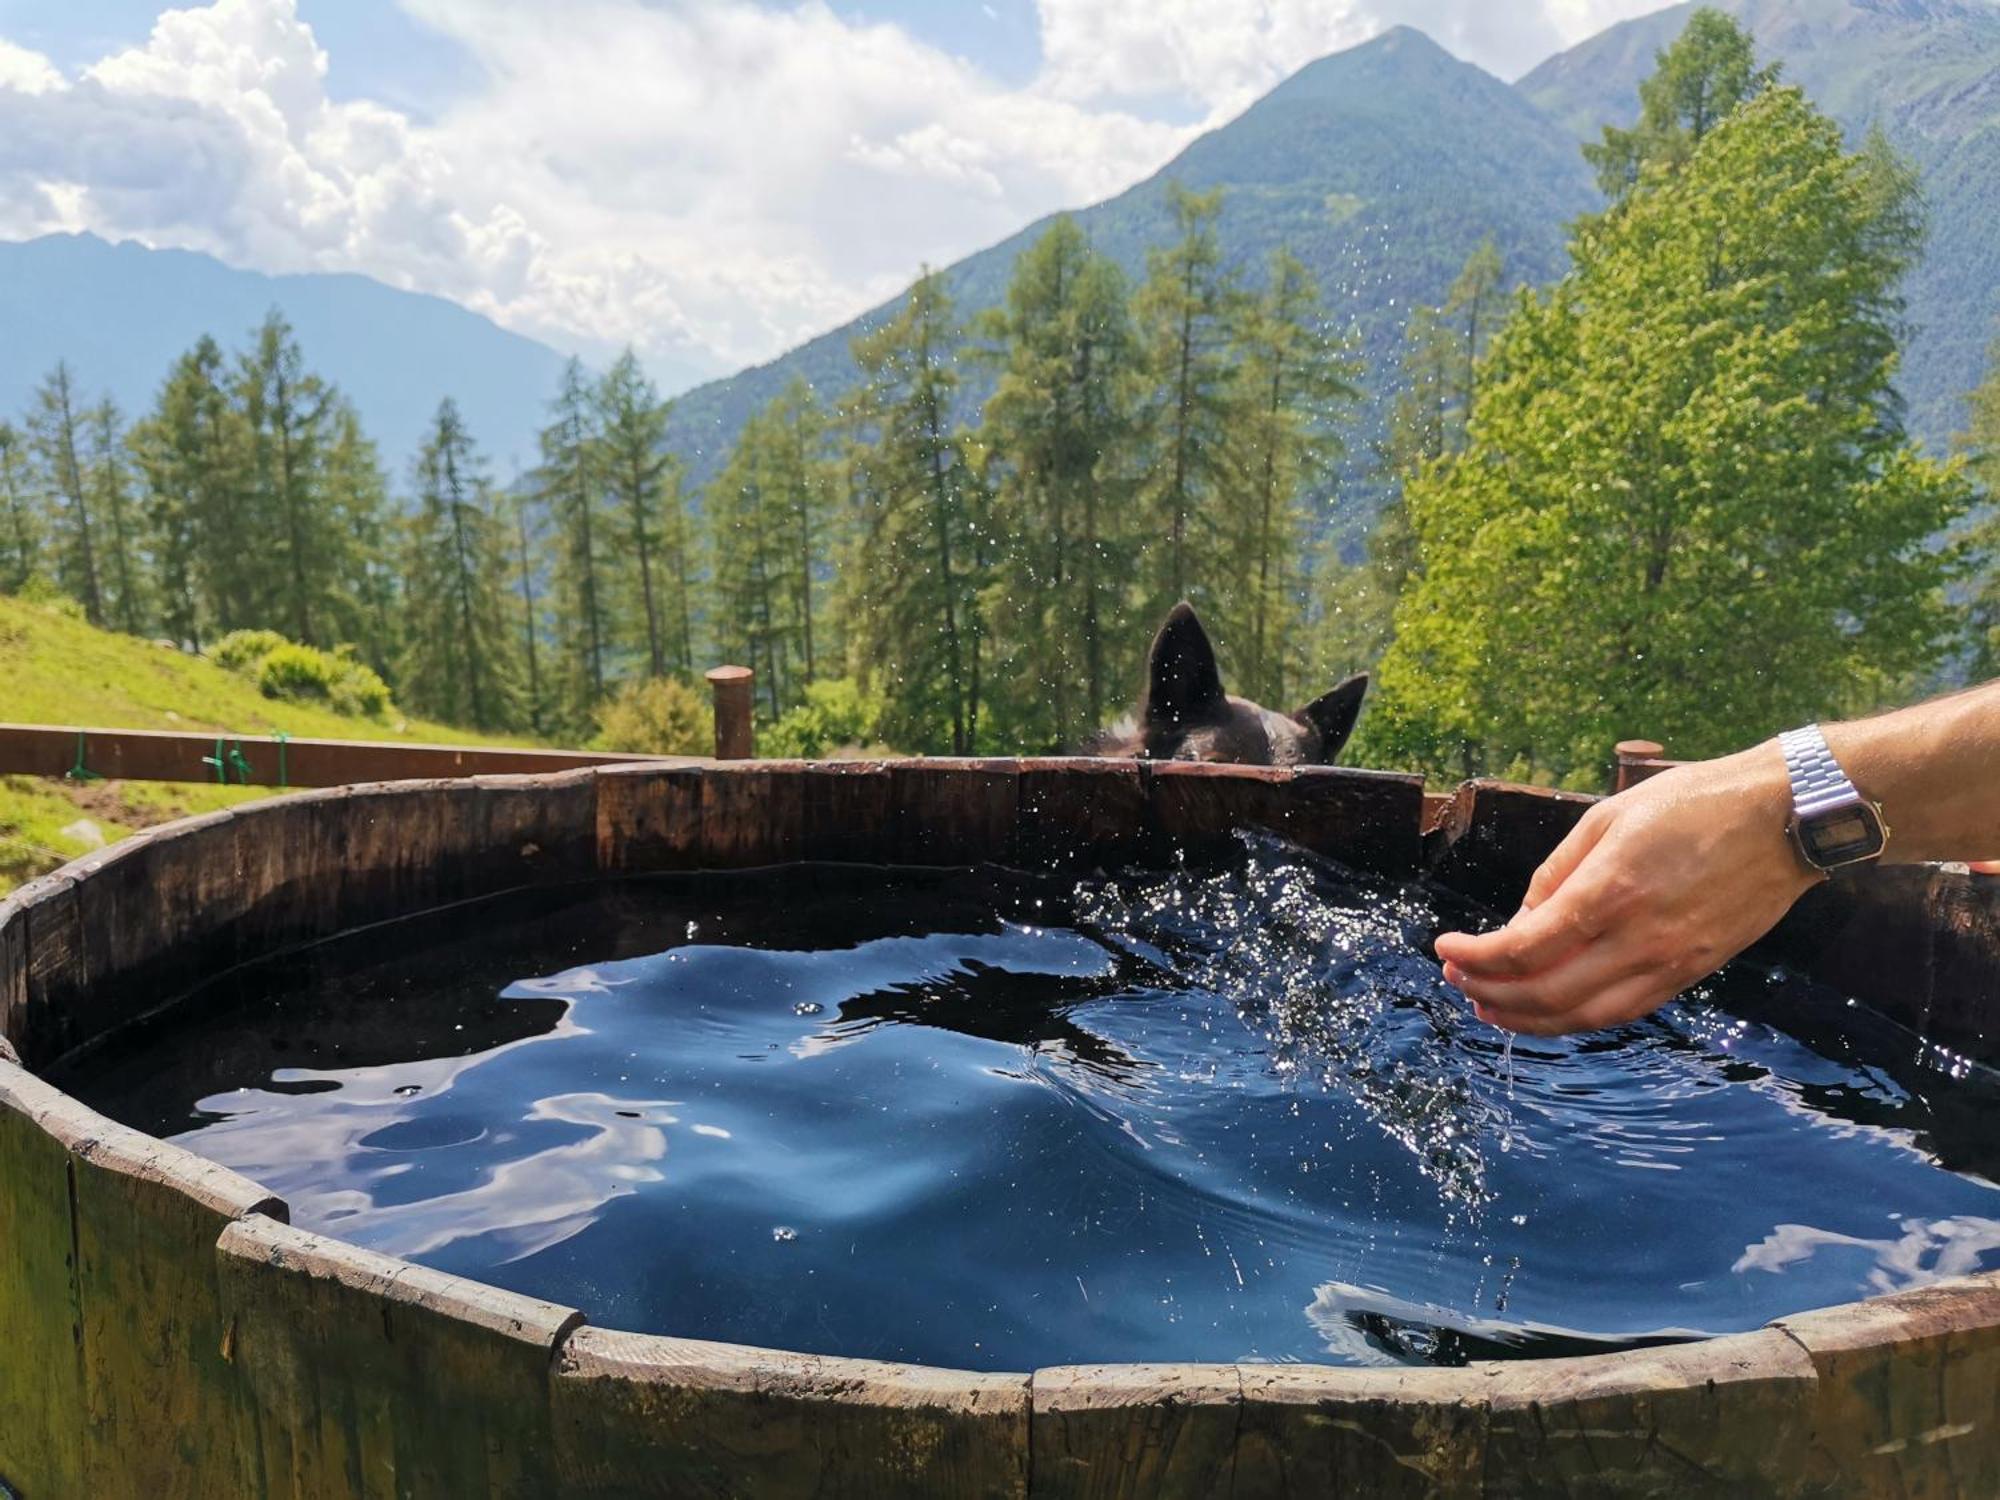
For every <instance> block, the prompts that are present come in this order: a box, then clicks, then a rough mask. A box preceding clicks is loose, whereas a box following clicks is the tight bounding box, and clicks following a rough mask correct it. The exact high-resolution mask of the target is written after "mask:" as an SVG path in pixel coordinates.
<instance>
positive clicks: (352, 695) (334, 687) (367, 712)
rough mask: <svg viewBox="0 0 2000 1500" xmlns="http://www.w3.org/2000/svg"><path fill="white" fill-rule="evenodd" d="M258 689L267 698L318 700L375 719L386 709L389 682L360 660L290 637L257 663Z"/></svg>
mask: <svg viewBox="0 0 2000 1500" xmlns="http://www.w3.org/2000/svg"><path fill="white" fill-rule="evenodd" d="M257 691H259V692H260V693H262V694H263V695H264V696H265V697H266V698H296V699H308V700H317V701H319V702H322V703H325V704H326V705H327V707H329V708H331V709H332V710H333V711H334V712H335V713H337V714H347V715H349V716H352V717H356V718H368V719H377V718H381V717H382V716H383V715H384V714H386V713H388V711H389V685H388V684H387V683H385V682H384V681H383V680H382V679H381V678H380V677H378V676H376V674H375V673H374V672H372V671H371V670H369V668H367V667H366V666H364V665H363V664H362V663H360V662H358V661H355V660H354V659H353V658H352V657H349V656H342V655H340V654H339V653H337V652H331V651H321V650H320V649H318V648H317V647H315V646H300V645H297V644H295V643H293V642H289V641H288V642H286V643H285V644H284V645H282V646H280V647H278V649H277V650H275V651H273V652H271V653H270V654H269V655H268V656H266V657H265V658H264V660H263V661H262V662H261V663H260V664H259V665H258V668H257Z"/></svg>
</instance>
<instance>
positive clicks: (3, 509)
mask: <svg viewBox="0 0 2000 1500" xmlns="http://www.w3.org/2000/svg"><path fill="white" fill-rule="evenodd" d="M41 530H42V528H41V521H40V518H39V517H37V516H36V514H35V508H34V504H33V502H32V501H31V500H30V498H29V493H28V454H27V441H26V439H25V438H23V437H22V435H21V430H20V429H19V428H18V427H16V426H14V425H13V424H12V423H11V422H6V421H0V592H6V593H10V594H11V593H15V592H17V591H19V590H20V589H21V588H23V587H25V586H26V584H27V582H28V580H29V579H31V578H33V577H35V576H36V575H37V574H39V573H40V571H41V565H42V536H41Z"/></svg>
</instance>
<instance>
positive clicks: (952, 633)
mask: <svg viewBox="0 0 2000 1500" xmlns="http://www.w3.org/2000/svg"><path fill="white" fill-rule="evenodd" d="M958 345H959V330H958V327H957V325H956V323H955V322H954V320H953V315H952V307H951V297H950V294H949V293H947V292H946V290H945V287H944V280H943V278H942V277H941V276H939V275H938V274H937V273H936V272H934V271H926V272H925V273H924V274H923V275H922V276H921V277H919V278H918V280H917V282H916V284H915V285H914V286H912V287H911V288H910V291H909V294H908V296H907V297H905V298H904V301H903V305H902V307H901V309H900V310H899V311H898V312H897V313H896V315H895V316H894V317H892V318H891V319H890V320H889V321H888V322H887V323H885V324H883V325H882V326H881V327H880V328H877V329H875V330H874V331H873V332H871V333H868V334H864V335H863V336H862V337H860V338H858V339H856V340H855V342H854V361H855V364H856V365H857V366H859V367H860V372H861V385H860V387H859V388H858V389H857V390H856V391H855V392H854V393H853V395H852V396H851V397H850V398H849V401H848V405H847V410H846V417H847V421H848V424H849V430H850V432H851V433H852V434H853V443H852V446H851V448H850V453H849V463H850V467H851V472H852V476H853V483H854V485H855V486H856V490H857V496H858V499H857V505H856V509H857V512H858V524H859V536H858V539H857V543H856V556H857V560H858V562H859V564H860V566H859V568H858V569H857V570H856V571H857V575H858V576H857V578H856V580H855V592H854V593H853V594H852V595H850V599H851V601H852V603H851V608H852V609H853V611H854V626H853V629H854V631H855V637H856V640H855V649H856V656H857V665H858V666H859V667H860V668H861V670H862V671H863V672H864V673H865V674H867V675H868V676H869V677H871V678H872V679H873V680H874V683H875V685H876V686H877V687H878V688H879V689H880V691H881V693H882V695H883V698H884V700H885V703H886V705H887V707H886V710H885V719H884V733H885V734H886V735H887V736H888V737H889V738H890V739H891V740H892V741H893V742H894V743H896V744H898V745H901V746H906V747H907V748H909V749H911V750H913V751H918V752H935V751H937V750H940V749H945V748H947V747H948V748H949V751H950V753H952V754H954V755H970V754H973V753H975V747H976V746H977V745H978V744H979V743H980V740H979V735H980V711H981V700H980V649H981V644H982V641H983V638H984V631H983V628H982V623H981V616H980V611H979V606H978V592H979V586H980V583H981V581H982V579H981V577H980V574H979V572H978V571H977V566H978V557H979V547H980V544H979V540H978V538H979V533H980V530H981V521H982V519H983V518H982V506H983V503H984V491H983V487H982V485H981V483H980V476H979V473H978V471H977V469H976V467H975V466H974V465H973V463H972V462H971V461H970V459H969V451H968V443H967V441H966V438H965V436H964V434H963V433H962V432H960V431H959V430H958V429H957V427H956V426H955V424H954V421H953V409H952V403H953V400H954V396H955V393H956V391H957V388H958V374H957V371H956V370H955V369H954V368H953V363H954V361H955V358H956V356H957V352H958Z"/></svg>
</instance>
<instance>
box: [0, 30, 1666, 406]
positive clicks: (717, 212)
mask: <svg viewBox="0 0 2000 1500" xmlns="http://www.w3.org/2000/svg"><path fill="white" fill-rule="evenodd" d="M1657 4H1658V0H783V3H779V0H559V3H558V0H190V3H184V4H183V5H181V6H180V7H178V8H174V9H167V8H166V7H163V6H162V5H161V4H160V3H159V0H0V238H25V237H28V236H31V235H34V234H39V233H48V232H51V231H60V230H90V231H93V232H95V233H99V234H102V235H104V236H106V237H107V238H127V239H135V240H138V241H140V242H141V243H144V244H149V245H160V246H175V247H179V248H185V249H193V250H200V251H204V252H207V253H209V254H212V255H215V256H218V257H219V258H221V259H223V260H225V261H228V262H230V263H231V264H235V265H243V266H250V267H254V268H256V269H259V270H266V271H314V270H321V271H356V272H361V273H363V274H367V275H371V276H375V277H377V278H379V279H381V280H384V281H387V282H390V283H391V284H394V285H397V286H403V287H408V288H411V289H414V290H420V291H427V292H432V293H435V294H438V295H441V296H446V297H450V298H453V299H454V300H456V301H459V302H461V303H463V304H464V305H466V306H468V307H471V308H473V309H475V310H477V311H480V312H483V313H486V314H487V315H489V316H491V317H493V318H495V319H496V320H498V321H500V322H501V323H503V324H505V325H506V326H508V327H511V328H514V329H515V330H517V331H519V332H522V333H526V334H528V335H530V336H532V337H536V338H540V339H543V340H545V341H547V342H549V343H551V344H554V345H555V346H557V347H558V348H561V349H564V350H566V351H572V352H578V353H582V354H584V355H585V356H586V357H589V358H593V359H596V358H601V357H603V356H604V355H606V354H608V353H610V352H612V351H615V350H616V349H618V348H620V347H622V346H624V345H626V344H631V345H633V346H635V347H637V348H638V349H639V350H640V352H641V353H642V354H643V355H644V356H645V358H646V359H647V361H648V362H649V364H650V365H651V366H652V367H653V369H654V370H655V371H656V372H657V373H658V374H659V375H660V377H661V378H662V379H663V381H664V382H665V383H666V384H668V385H670V386H680V385H685V384H688V383H691V382H693V381H696V380H699V379H702V378H705V377H707V376H710V375H714V374H719V373H725V372H727V371H729V370H731V369H735V368H738V367H740V366H741V365H743V364H745V363H749V362H753V361H758V360H763V359H768V358H771V357H772V356H774V355H775V354H777V353H779V352H781V351H782V350H784V349H785V348H788V347H790V346H791V345H792V344H794V343H796V342H798V341H799V340H800V339H803V338H806V337H809V336H811V335H812V334H814V333H817V332H820V331H823V330H824V329H826V328H829V327H832V326H835V325H837V324H839V323H841V322H844V321H845V320H846V319H848V318H849V317H851V316H853V315H854V314H855V313H857V312H860V311H861V310H863V309H865V308H867V307H869V306H871V305H873V304H874V303H876V302H879V301H881V300H883V299H884V298H886V297H889V296H892V295H894V294H895V292H896V291H898V290H900V289H901V287H903V286H904V285H906V284H907V283H908V281H909V278H910V277H911V275H912V274H913V273H914V272H915V271H916V270H917V268H918V267H919V265H921V264H923V263H930V264H946V263H949V262H950V261H953V260H955V259H957V258H959V257H960V256H962V255H965V254H967V253H969V252H970V251H972V250H975V249H978V248H980V247H981V246H984V245H987V244H991V243H993V242H994V241H996V240H999V239H1002V238H1004V237H1005V236H1007V235H1008V234H1011V233H1012V232H1013V231H1014V230H1016V229H1018V228H1019V227H1020V226H1021V225H1022V224H1024V223H1027V222H1029V221H1031V220H1033V219H1035V218H1037V217H1039V216H1041V215H1043V214H1046V213H1049V212H1052V211H1054V210H1057V209H1060V208H1065V207H1076V206H1081V205H1083V204H1086V203H1090V202H1094V201H1097V200H1099V199H1102V198H1105V197H1108V196H1111V195H1112V194H1114V193H1116V192H1118V191H1120V190H1122V189H1123V188H1125V187H1127V186H1129V185H1131V184H1132V183H1133V182H1136V181H1138V180H1140V179H1141V178H1143V177H1146V176H1148V175H1150V174H1151V173H1152V172H1154V171H1157V170H1158V169H1159V168H1160V167H1161V166H1162V165H1164V164H1165V163H1166V162H1167V161H1168V160H1169V159H1171V157H1172V156H1173V155H1174V154H1175V153H1176V152H1177V151H1179V150H1180V149H1181V148H1182V147H1184V146H1185V145H1186V144H1187V142H1188V141H1189V140H1191V139H1192V138H1193V137H1194V135H1196V134H1197V133H1199V131H1200V130H1202V129H1204V128H1208V127H1211V126H1213V125H1216V124H1219V123H1221V122H1222V121H1224V120H1226V119H1228V118H1229V117H1231V116H1232V115H1234V114H1235V113H1237V112H1238V111H1240V110H1241V109H1242V108H1244V107H1245V106H1246V105H1247V104H1249V103H1250V102H1251V101H1252V100H1253V99H1255V98H1256V97H1257V96H1258V95H1260V94H1262V93H1263V92H1265V91H1266V90H1268V89H1269V88H1271V87H1272V86H1273V85H1275V84H1276V83H1278V82H1279V81H1281V80H1282V79H1283V78H1284V77H1286V76H1288V75H1289V74H1290V73H1291V72H1293V71H1295V70H1296V69H1297V68H1299V67H1301V66H1303V65H1304V64H1306V63H1308V62H1310V61H1312V60H1313V59H1314V58H1316V57H1319V56H1323V55H1325V54H1326V53H1329V52H1334V51H1339V50H1342V49H1344V48H1346V47H1350V46H1354V45H1357V44H1358V43H1360V42H1363V41H1365V40H1366V39H1367V38H1368V37H1370V36H1372V35H1374V34H1375V33H1377V32H1379V31H1380V30H1382V29H1384V28H1385V27H1387V26H1390V25H1395V24H1410V25H1415V26H1418V27H1419V28H1421V29H1423V30H1424V31H1426V32H1428V33H1429V34H1430V35H1431V36H1432V37H1433V38H1434V39H1435V40H1437V41H1438V42H1440V43H1442V44H1443V45H1444V46H1446V47H1448V48H1450V49H1451V50H1453V51H1454V52H1456V53H1457V54H1458V55H1459V56H1461V57H1464V58H1466V59H1468V60H1470V61H1473V62H1476V63H1478V64H1480V65H1481V66H1484V67H1487V68H1489V69H1490V70H1492V71H1494V72H1497V73H1499V74H1501V75H1502V76H1513V75H1515V74H1518V73H1519V72H1521V71H1522V70H1524V69H1525V68H1527V67H1528V66H1531V65H1532V64H1533V63H1535V62H1536V61H1539V60H1540V59H1541V58H1542V57H1543V56H1546V55H1547V54H1548V53H1550V52H1552V51H1555V50H1557V49H1558V48H1560V47H1562V46H1564V45H1567V44H1570V43H1573V42H1576V41H1580V40H1582V39H1583V37H1585V36H1587V35H1589V34H1591V33H1592V32H1594V31H1596V30H1599V29H1601V28H1602V27H1603V26H1604V25H1607V24H1609V23H1611V22H1612V21H1615V20H1619V19H1622V18H1624V17H1626V16H1630V15H1635V14H1639V13H1642V12H1644V11H1646V10H1649V9H1653V8H1655V7H1656V5H1657Z"/></svg>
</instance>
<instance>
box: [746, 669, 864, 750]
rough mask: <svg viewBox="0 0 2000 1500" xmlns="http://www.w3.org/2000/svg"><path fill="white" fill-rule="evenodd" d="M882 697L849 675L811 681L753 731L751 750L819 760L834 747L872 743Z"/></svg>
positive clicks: (843, 748)
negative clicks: (793, 703)
mask: <svg viewBox="0 0 2000 1500" xmlns="http://www.w3.org/2000/svg"><path fill="white" fill-rule="evenodd" d="M882 709H883V703H882V699H881V697H880V696H879V695H877V694H874V693H871V692H869V691H868V690H867V689H866V688H865V687H863V686H862V685H861V684H860V683H858V682H856V681H855V680H854V679H853V678H851V677H828V678H822V679H821V680H819V681H818V682H814V683H811V684H809V685H808V686H807V688H806V690H805V696H804V701H803V702H801V703H800V704H799V705H798V706H797V707H795V708H788V709H786V710H785V712H784V713H783V714H781V715H780V716H779V717H778V720H777V722H776V723H774V724H772V725H770V726H769V727H768V728H766V729H764V730H763V731H761V732H760V733H759V734H758V736H757V751H758V753H759V754H760V755H765V756H769V757H772V758H774V759H778V760H820V759H823V758H824V757H826V756H827V755H830V754H832V753H833V752H834V751H836V750H845V749H850V748H854V747H858V746H865V745H869V744H872V743H873V742H874V740H875V736H876V729H877V726H878V725H879V724H880V723H881V721H882Z"/></svg>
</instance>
